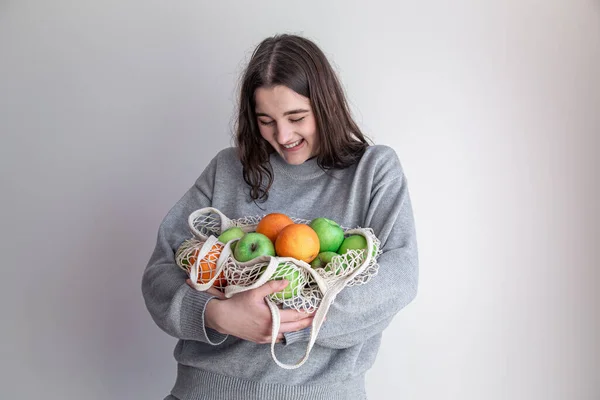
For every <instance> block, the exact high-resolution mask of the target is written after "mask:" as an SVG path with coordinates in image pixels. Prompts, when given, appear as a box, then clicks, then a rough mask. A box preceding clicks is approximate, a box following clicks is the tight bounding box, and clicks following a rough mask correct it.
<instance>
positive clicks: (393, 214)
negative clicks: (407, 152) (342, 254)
mask: <svg viewBox="0 0 600 400" xmlns="http://www.w3.org/2000/svg"><path fill="white" fill-rule="evenodd" d="M386 164H387V167H385V168H382V169H380V170H379V172H377V173H376V176H375V177H374V179H373V186H372V187H373V189H372V191H371V198H370V204H369V205H368V210H367V215H366V220H365V227H370V228H372V229H373V231H374V232H375V234H376V235H377V237H378V238H379V239H380V240H381V247H382V254H381V255H380V257H379V259H378V264H379V271H378V273H377V275H376V276H374V277H373V278H372V279H371V280H370V281H369V282H367V283H366V284H364V285H356V286H351V287H346V288H344V289H343V290H342V291H341V292H340V293H339V294H338V296H337V297H336V299H335V301H334V302H333V304H332V305H331V308H330V309H329V312H328V314H327V321H326V322H325V323H324V324H323V326H322V328H321V330H320V332H319V335H318V338H317V341H316V344H318V345H320V346H324V347H329V348H338V349H341V348H348V347H351V346H355V345H357V344H360V343H362V342H364V341H365V340H366V339H367V338H370V337H372V336H374V335H377V334H379V333H381V332H382V331H383V330H384V329H385V328H386V327H387V326H388V325H389V323H390V322H391V320H392V318H393V317H394V315H395V314H396V313H398V311H400V310H401V309H402V308H403V307H405V306H406V305H407V304H409V303H410V302H411V301H412V300H413V299H414V298H415V296H416V293H417V283H418V256H417V242H416V234H415V226H414V220H413V213H412V206H411V201H410V197H409V193H408V187H407V181H406V177H405V176H404V173H403V172H402V168H401V166H400V162H399V160H398V159H397V156H395V153H394V155H393V157H390V158H388V162H387V163H386Z"/></svg>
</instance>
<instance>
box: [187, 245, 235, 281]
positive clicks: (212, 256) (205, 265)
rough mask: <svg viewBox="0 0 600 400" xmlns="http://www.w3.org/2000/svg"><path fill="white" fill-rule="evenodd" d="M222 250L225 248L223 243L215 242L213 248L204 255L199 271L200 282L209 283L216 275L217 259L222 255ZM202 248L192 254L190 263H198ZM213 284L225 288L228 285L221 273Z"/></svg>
mask: <svg viewBox="0 0 600 400" xmlns="http://www.w3.org/2000/svg"><path fill="white" fill-rule="evenodd" d="M221 250H223V244H221V243H215V244H214V246H213V247H212V249H210V250H209V252H208V253H207V254H206V256H204V258H203V259H202V260H200V271H198V272H199V273H198V283H207V282H208V281H210V280H211V279H212V277H213V276H215V272H216V271H217V260H218V259H219V256H220V255H221ZM199 251H200V250H199V249H196V251H194V254H193V255H192V256H190V265H194V264H195V263H196V258H197V257H198V252H199ZM213 286H216V287H218V288H224V287H225V286H227V280H226V279H225V277H224V276H223V273H222V272H221V275H220V276H219V277H218V278H217V279H216V280H215V281H214V283H213Z"/></svg>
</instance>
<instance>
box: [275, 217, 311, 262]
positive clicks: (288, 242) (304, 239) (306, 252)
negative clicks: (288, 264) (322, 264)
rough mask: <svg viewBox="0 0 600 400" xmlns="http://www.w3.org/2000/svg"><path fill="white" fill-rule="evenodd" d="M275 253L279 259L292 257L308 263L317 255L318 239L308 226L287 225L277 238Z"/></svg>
mask: <svg viewBox="0 0 600 400" xmlns="http://www.w3.org/2000/svg"><path fill="white" fill-rule="evenodd" d="M275 252H276V253H277V255H278V256H280V257H293V258H295V259H296V260H302V261H304V262H307V263H310V262H311V261H312V260H314V259H315V258H317V255H319V237H318V236H317V233H316V232H315V231H314V230H313V229H312V228H311V227H310V226H308V225H305V224H292V225H288V226H286V227H285V228H283V229H282V230H281V232H279V235H278V236H277V240H276V241H275Z"/></svg>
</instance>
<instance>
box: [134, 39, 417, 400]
mask: <svg viewBox="0 0 600 400" xmlns="http://www.w3.org/2000/svg"><path fill="white" fill-rule="evenodd" d="M239 102H240V104H239V115H238V118H237V127H236V128H237V133H236V147H234V148H227V149H224V150H222V151H220V152H219V153H218V154H217V155H216V156H215V157H214V158H213V159H212V160H211V161H210V163H209V165H208V166H207V167H206V169H205V170H204V172H203V173H202V174H201V175H200V177H199V178H198V180H197V181H196V182H195V184H194V185H193V186H192V187H191V188H190V189H189V190H188V192H187V193H186V194H185V195H184V196H183V197H182V198H181V199H180V200H179V201H178V202H177V204H175V206H174V207H173V208H172V209H171V210H170V211H169V213H168V214H167V216H166V217H165V218H164V220H163V222H162V224H161V226H160V228H159V232H158V240H157V244H156V248H155V250H154V253H153V254H152V257H151V259H150V261H149V263H148V266H147V267H146V270H145V272H144V275H143V282H142V291H143V295H144V299H145V301H146V305H147V307H148V310H149V311H150V314H151V315H152V318H153V319H154V321H155V322H156V323H157V325H158V326H159V327H160V328H161V329H163V330H164V331H165V332H167V333H168V334H169V335H172V336H174V337H176V338H178V339H180V340H179V342H178V344H177V346H176V348H175V353H174V355H175V359H176V360H177V363H178V372H177V381H176V383H175V386H174V387H173V389H172V391H171V395H170V396H169V397H167V398H169V399H181V400H188V399H227V400H231V399H244V400H265V399H320V400H321V399H340V400H352V399H365V398H366V394H365V373H366V372H367V370H368V369H369V368H370V367H371V366H372V365H373V362H374V361H375V356H376V355H377V352H378V349H379V346H380V341H381V334H382V331H383V330H384V329H385V328H386V327H387V326H388V324H389V323H390V321H391V320H392V318H393V316H394V315H395V314H396V313H397V312H398V311H399V310H400V309H402V308H403V307H404V306H406V305H407V304H408V303H409V302H411V300H412V299H413V298H414V297H415V295H416V291H417V280H418V262H417V245H416V237H415V229H414V222H413V215H412V209H411V202H410V198H409V193H408V189H407V182H406V178H405V175H404V173H403V170H402V167H401V164H400V162H399V160H398V157H397V156H396V153H395V152H394V151H393V150H392V149H391V148H389V147H386V146H381V145H377V146H375V145H369V143H368V142H367V140H366V138H365V136H364V135H363V134H362V133H361V131H360V129H359V128H358V126H357V125H356V123H355V122H354V121H353V119H352V117H351V115H350V111H349V108H348V105H347V102H346V99H345V97H344V94H343V90H342V88H341V85H340V83H339V81H338V79H337V77H336V75H335V73H334V71H333V69H332V68H331V65H330V64H329V62H328V61H327V59H326V57H325V55H324V54H323V52H322V51H321V50H320V49H319V48H318V47H317V46H316V45H315V44H314V43H313V42H311V41H309V40H307V39H304V38H302V37H298V36H293V35H278V36H274V37H271V38H267V39H265V40H264V41H263V42H262V43H260V45H259V46H258V47H257V49H256V50H255V52H254V54H253V56H252V58H251V60H250V62H249V65H248V67H247V69H246V72H245V74H244V77H243V82H242V87H241V93H240V98H239ZM203 207H215V208H217V209H218V210H220V211H221V212H223V213H224V214H225V215H226V216H228V217H229V218H232V219H237V218H241V217H244V216H256V215H264V214H268V213H271V212H279V213H284V214H287V215H289V216H291V217H296V218H302V219H306V220H311V219H313V218H316V217H326V218H330V219H333V220H334V221H336V222H338V223H339V224H340V225H342V226H346V227H364V228H367V227H368V228H372V229H373V231H374V233H375V235H376V236H377V237H378V238H379V239H380V240H381V247H382V254H381V255H380V257H379V259H378V264H379V272H378V274H377V275H376V276H375V277H374V278H372V279H371V281H369V282H368V283H367V284H365V285H358V286H352V287H347V288H345V289H344V290H343V291H342V292H341V293H340V294H339V295H338V296H337V297H336V299H335V302H334V303H333V305H332V306H331V308H330V310H329V312H328V314H327V321H326V322H325V323H324V325H323V326H322V328H321V330H320V332H319V335H318V338H317V341H316V343H315V346H314V347H313V349H312V352H311V354H310V357H309V359H308V361H307V362H306V363H305V364H304V365H303V366H302V367H300V368H299V369H295V370H286V369H282V368H280V367H279V366H278V365H277V364H276V363H275V362H273V360H272V358H271V353H270V347H269V345H268V343H270V342H271V314H270V312H269V309H268V307H267V305H266V303H265V302H264V297H265V296H267V295H268V294H270V293H274V292H277V291H280V290H282V289H283V288H284V287H285V285H287V282H285V281H271V282H267V283H266V284H265V285H263V286H261V287H259V288H257V289H254V290H249V291H246V292H243V293H239V294H236V295H234V296H233V297H231V298H230V299H225V298H224V297H223V296H221V295H220V293H219V292H218V291H216V290H209V291H206V292H201V291H197V290H194V289H192V288H191V287H190V286H189V285H187V284H186V279H187V276H186V274H185V273H184V272H183V271H182V270H181V269H179V268H178V267H177V266H176V265H175V260H174V254H175V251H176V250H177V248H178V247H179V245H180V244H181V243H182V242H183V241H184V240H186V239H188V238H189V237H190V232H189V229H188V226H187V217H188V216H189V214H190V213H192V212H193V211H195V210H197V209H199V208H203ZM311 322H312V316H311V315H309V314H305V313H301V312H297V311H294V310H282V312H281V329H280V334H279V337H278V338H277V340H278V342H279V343H278V344H276V346H279V347H281V348H279V352H278V354H279V353H281V358H280V359H281V360H282V361H284V362H290V363H295V362H296V361H298V360H300V359H301V358H302V357H303V355H304V353H305V351H306V345H307V341H308V340H309V337H310V325H311ZM283 346H285V347H283ZM282 349H283V350H282Z"/></svg>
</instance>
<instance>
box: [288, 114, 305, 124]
mask: <svg viewBox="0 0 600 400" xmlns="http://www.w3.org/2000/svg"><path fill="white" fill-rule="evenodd" d="M304 118H306V115H305V116H304V117H301V118H298V119H290V122H292V123H296V122H300V121H302V120H303V119H304Z"/></svg>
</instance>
